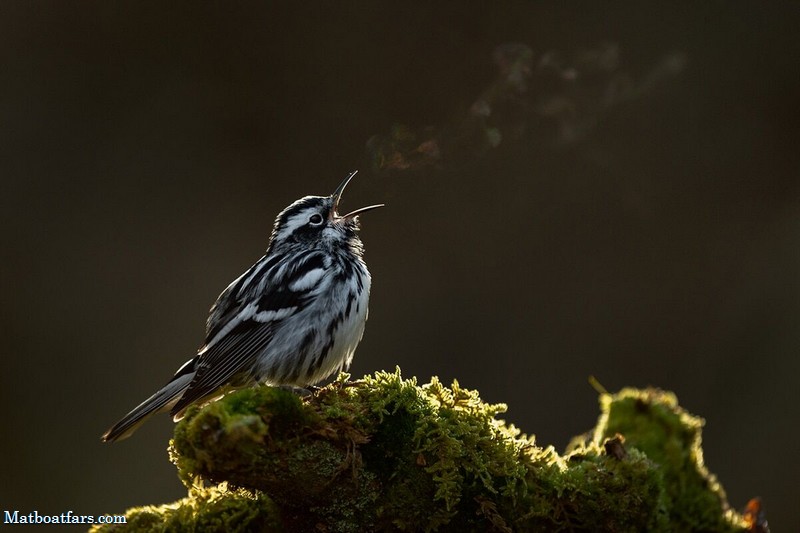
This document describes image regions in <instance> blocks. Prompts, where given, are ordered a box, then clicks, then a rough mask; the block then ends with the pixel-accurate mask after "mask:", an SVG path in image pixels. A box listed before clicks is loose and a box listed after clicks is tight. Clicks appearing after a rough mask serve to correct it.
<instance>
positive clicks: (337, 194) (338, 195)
mask: <svg viewBox="0 0 800 533" xmlns="http://www.w3.org/2000/svg"><path fill="white" fill-rule="evenodd" d="M357 173H358V170H354V171H353V172H351V173H350V174H348V175H347V177H346V178H345V179H344V181H342V183H340V184H339V186H338V187H336V190H335V191H333V194H331V198H332V199H333V208H332V209H331V212H330V215H329V218H330V219H331V220H333V219H349V218H353V217H356V216H358V215H360V214H361V213H366V212H367V211H372V210H373V209H377V208H379V207H383V206H384V204H375V205H369V206H367V207H362V208H360V209H356V210H355V211H350V212H349V213H347V214H346V215H339V200H341V199H342V193H343V192H344V189H345V187H347V184H348V183H350V180H351V179H353V176H355V175H356V174H357Z"/></svg>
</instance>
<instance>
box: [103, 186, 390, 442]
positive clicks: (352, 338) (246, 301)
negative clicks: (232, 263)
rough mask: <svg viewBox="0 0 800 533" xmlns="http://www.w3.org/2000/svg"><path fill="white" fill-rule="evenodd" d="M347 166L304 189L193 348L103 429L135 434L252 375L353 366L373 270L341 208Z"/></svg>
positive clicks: (303, 376) (286, 375)
mask: <svg viewBox="0 0 800 533" xmlns="http://www.w3.org/2000/svg"><path fill="white" fill-rule="evenodd" d="M355 174H356V173H355V172H352V173H350V174H349V175H348V176H347V177H346V178H345V179H344V181H343V182H342V183H341V184H340V185H339V186H338V187H337V188H336V190H335V191H334V192H333V194H331V195H330V196H306V197H305V198H301V199H299V200H297V201H296V202H294V203H293V204H292V205H290V206H289V207H287V208H286V209H284V210H283V211H282V212H281V213H280V214H279V215H278V218H277V219H276V220H275V226H274V228H273V230H272V236H271V237H270V241H269V246H268V247H267V252H266V254H265V255H264V256H263V257H262V258H261V259H259V260H258V261H257V262H256V263H255V264H254V265H253V266H252V267H250V268H249V269H248V270H247V271H246V272H245V273H244V274H242V275H241V276H239V277H238V278H237V279H236V280H234V281H233V283H231V284H230V285H228V287H227V288H226V289H225V290H224V291H222V294H220V295H219V298H217V301H216V302H215V303H214V305H213V306H212V307H211V312H210V315H209V317H208V322H207V324H206V337H205V341H204V343H203V345H202V346H201V347H200V350H199V351H198V352H197V355H196V356H195V357H193V358H192V359H190V360H189V361H187V362H186V363H185V364H184V365H183V366H182V367H180V368H179V369H178V371H177V372H176V373H175V375H174V376H173V377H172V379H171V380H170V381H169V382H168V383H167V384H166V385H164V387H162V388H161V389H160V390H159V391H158V392H156V393H155V394H153V395H152V396H150V397H149V398H148V399H146V400H145V401H144V402H142V403H141V404H140V405H138V406H137V407H136V408H135V409H133V411H131V412H130V413H128V414H127V415H125V417H124V418H123V419H122V420H120V421H119V422H117V423H116V424H115V425H114V426H113V427H111V428H110V429H109V430H108V431H106V432H105V434H103V437H102V440H103V441H106V442H113V441H116V440H120V439H124V438H127V437H129V436H130V435H131V434H132V433H133V432H134V431H136V429H137V428H138V427H139V426H140V425H141V424H142V423H143V422H144V421H145V420H147V419H148V418H149V417H150V416H151V415H153V414H155V413H160V412H166V411H169V413H170V414H171V415H172V416H173V417H174V419H175V420H180V419H181V418H182V417H183V414H184V412H185V411H186V409H187V408H188V407H189V406H190V405H192V404H195V403H199V402H206V401H210V400H213V399H215V398H216V397H218V396H220V395H221V394H222V393H223V392H224V391H226V390H229V389H235V388H241V387H246V386H248V385H253V384H256V383H265V384H268V385H293V386H300V387H304V386H309V385H313V384H315V383H319V382H320V381H322V380H324V379H325V378H327V377H328V376H330V375H331V374H333V373H334V372H337V371H341V370H342V369H347V368H348V367H349V366H350V362H351V361H352V360H353V353H354V352H355V350H356V346H358V343H359V342H360V341H361V337H362V335H363V334H364V325H365V322H366V320H367V304H368V302H369V290H370V275H369V272H368V271H367V266H366V264H364V260H363V259H362V255H363V252H364V248H363V245H362V244H361V240H360V239H359V238H358V230H359V223H358V218H357V217H358V215H361V214H362V213H365V212H367V211H370V210H372V209H376V208H378V207H382V206H383V204H380V205H371V206H368V207H362V208H361V209H356V210H355V211H351V212H350V213H347V214H346V215H339V213H338V211H337V210H338V207H339V201H340V200H341V198H342V193H343V192H344V189H345V187H347V184H348V183H349V182H350V180H351V179H352V178H353V176H355Z"/></svg>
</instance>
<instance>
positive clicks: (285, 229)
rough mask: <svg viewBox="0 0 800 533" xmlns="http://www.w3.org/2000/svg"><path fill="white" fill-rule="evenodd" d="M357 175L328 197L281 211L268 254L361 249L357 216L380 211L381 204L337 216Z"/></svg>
mask: <svg viewBox="0 0 800 533" xmlns="http://www.w3.org/2000/svg"><path fill="white" fill-rule="evenodd" d="M356 172H357V171H354V172H351V173H350V174H349V175H348V176H347V177H346V178H345V179H344V181H342V183H340V184H339V186H338V187H336V190H335V191H333V194H331V195H330V196H306V197H304V198H300V199H299V200H297V201H296V202H294V203H293V204H292V205H290V206H289V207H287V208H286V209H284V210H283V211H281V212H280V214H279V215H278V218H277V219H275V226H274V227H273V229H272V237H271V238H270V244H269V249H268V250H267V253H269V252H271V251H274V250H275V249H279V248H282V247H284V246H295V245H298V244H300V245H305V246H308V247H326V246H337V245H341V246H343V245H346V244H352V245H360V243H359V242H358V240H357V239H358V237H357V232H358V229H359V225H358V215H361V214H362V213H366V212H367V211H371V210H372V209H377V208H378V207H383V204H377V205H370V206H367V207H362V208H360V209H356V210H355V211H350V212H349V213H347V214H346V215H340V214H339V211H338V209H339V201H340V200H341V199H342V193H343V192H344V189H345V187H347V184H348V183H350V180H351V179H353V176H355V175H356Z"/></svg>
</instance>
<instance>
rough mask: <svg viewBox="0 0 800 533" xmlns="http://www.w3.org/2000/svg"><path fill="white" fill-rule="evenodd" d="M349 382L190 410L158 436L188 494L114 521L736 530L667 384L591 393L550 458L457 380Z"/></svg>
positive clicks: (245, 394) (291, 527) (171, 526)
mask: <svg viewBox="0 0 800 533" xmlns="http://www.w3.org/2000/svg"><path fill="white" fill-rule="evenodd" d="M348 378H349V376H347V375H341V376H340V377H339V378H338V379H337V380H336V381H335V382H333V383H331V384H330V385H328V386H326V387H324V388H322V389H320V390H319V391H317V392H315V393H314V394H312V395H310V396H306V397H298V396H297V395H295V394H293V393H292V392H289V391H285V390H282V389H278V388H270V387H254V388H250V389H245V390H241V391H237V392H233V393H230V394H228V395H226V396H225V397H224V398H222V399H221V400H219V401H216V402H212V403H210V404H208V405H206V406H204V407H202V408H196V407H195V408H191V409H190V410H189V411H188V412H187V414H186V417H185V418H184V420H183V421H181V422H180V423H179V424H178V426H177V427H176V430H175V437H174V439H173V440H172V442H171V446H170V457H171V459H172V461H173V462H174V463H175V464H176V466H177V467H178V473H179V476H180V478H181V479H182V480H183V481H184V483H185V484H186V485H187V487H188V488H189V496H188V497H187V498H185V499H184V500H181V501H179V502H178V503H176V504H172V505H165V506H162V507H143V508H138V509H132V510H129V511H128V514H127V516H128V524H127V525H126V526H124V528H121V529H124V530H125V531H153V530H161V531H183V530H184V529H186V530H197V531H200V530H203V531H207V530H210V531H216V530H220V531H222V530H224V531H270V530H272V529H275V528H279V529H280V530H284V531H314V530H316V531H326V532H331V533H333V532H356V531H381V530H401V531H744V525H743V522H742V521H741V517H740V516H739V515H737V514H735V513H734V512H733V511H731V510H730V509H729V506H728V504H727V500H726V498H725V494H724V492H723V491H722V488H721V487H720V485H719V483H718V482H717V481H716V479H715V478H714V477H713V475H711V474H710V473H709V472H708V471H707V469H706V468H705V466H704V465H703V460H702V449H701V447H700V446H701V436H700V431H701V427H702V424H703V421H702V420H701V419H699V418H696V417H693V416H692V415H690V414H688V413H686V412H685V411H683V410H682V409H681V408H680V407H679V406H678V404H677V400H676V399H675V397H674V395H672V394H670V393H666V392H662V391H657V390H651V389H648V390H644V391H638V390H633V389H625V390H623V391H621V392H620V393H619V394H616V395H609V394H603V395H601V416H600V419H599V421H598V425H597V427H596V428H595V430H594V431H593V432H591V433H590V434H588V435H585V436H583V437H580V438H576V439H574V441H573V443H572V444H571V445H570V447H569V448H568V450H567V452H565V454H563V455H559V454H558V453H556V451H555V450H554V449H553V448H552V447H548V448H542V447H539V446H537V445H536V444H535V441H534V439H533V438H532V437H528V436H526V435H523V434H521V432H520V431H519V430H518V429H516V428H515V427H513V426H512V425H510V424H507V423H506V422H504V421H503V420H500V419H498V415H501V414H502V413H503V412H505V410H506V406H505V405H503V404H487V403H484V402H483V401H481V399H480V397H479V395H478V393H477V392H476V391H471V390H467V389H464V388H462V387H461V386H460V385H459V383H458V382H453V384H452V385H451V386H450V387H445V386H444V385H443V384H442V383H441V382H439V380H438V379H436V378H433V379H432V380H431V382H430V383H427V384H425V385H422V386H419V385H417V383H416V380H415V379H413V378H412V379H407V380H404V379H402V377H401V375H400V371H399V369H398V370H397V371H396V372H393V373H387V372H378V373H376V374H375V375H372V376H366V377H364V378H363V379H361V380H359V381H356V382H349V381H347V379H348ZM211 517H216V519H215V520H216V521H214V522H212V521H211ZM199 524H202V529H201V528H200V525H199ZM117 527H118V528H119V526H117ZM192 528H194V529H192ZM270 528H272V529H270ZM111 530H112V528H110V527H107V528H97V529H96V531H111Z"/></svg>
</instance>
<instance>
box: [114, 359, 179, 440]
mask: <svg viewBox="0 0 800 533" xmlns="http://www.w3.org/2000/svg"><path fill="white" fill-rule="evenodd" d="M190 362H191V361H190ZM184 366H186V365H184ZM181 370H183V368H182V369H181ZM181 370H179V371H178V373H177V374H176V375H175V377H174V378H172V380H171V381H170V382H169V383H167V384H166V385H164V387H162V388H161V390H159V391H158V392H156V393H155V394H153V395H152V396H150V397H149V398H148V399H146V400H145V401H143V402H142V403H140V404H139V405H137V406H136V407H135V408H134V409H133V410H132V411H131V412H130V413H128V414H127V415H125V416H124V417H123V418H122V420H120V421H119V422H117V423H116V424H114V425H113V426H112V427H111V428H110V429H109V430H108V431H106V432H105V433H103V436H102V437H101V439H102V441H103V442H114V441H117V440H122V439H127V438H128V437H130V436H131V435H133V432H134V431H136V430H137V429H138V428H139V426H141V425H142V424H144V422H145V421H146V420H147V419H148V418H150V417H151V416H152V415H154V414H156V413H162V412H165V411H169V410H170V409H171V408H172V406H173V405H175V403H176V402H177V401H178V399H179V398H180V397H181V395H182V394H183V393H184V392H185V391H186V388H187V387H188V386H189V382H190V381H191V380H192V377H193V375H194V373H187V374H182V373H181Z"/></svg>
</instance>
